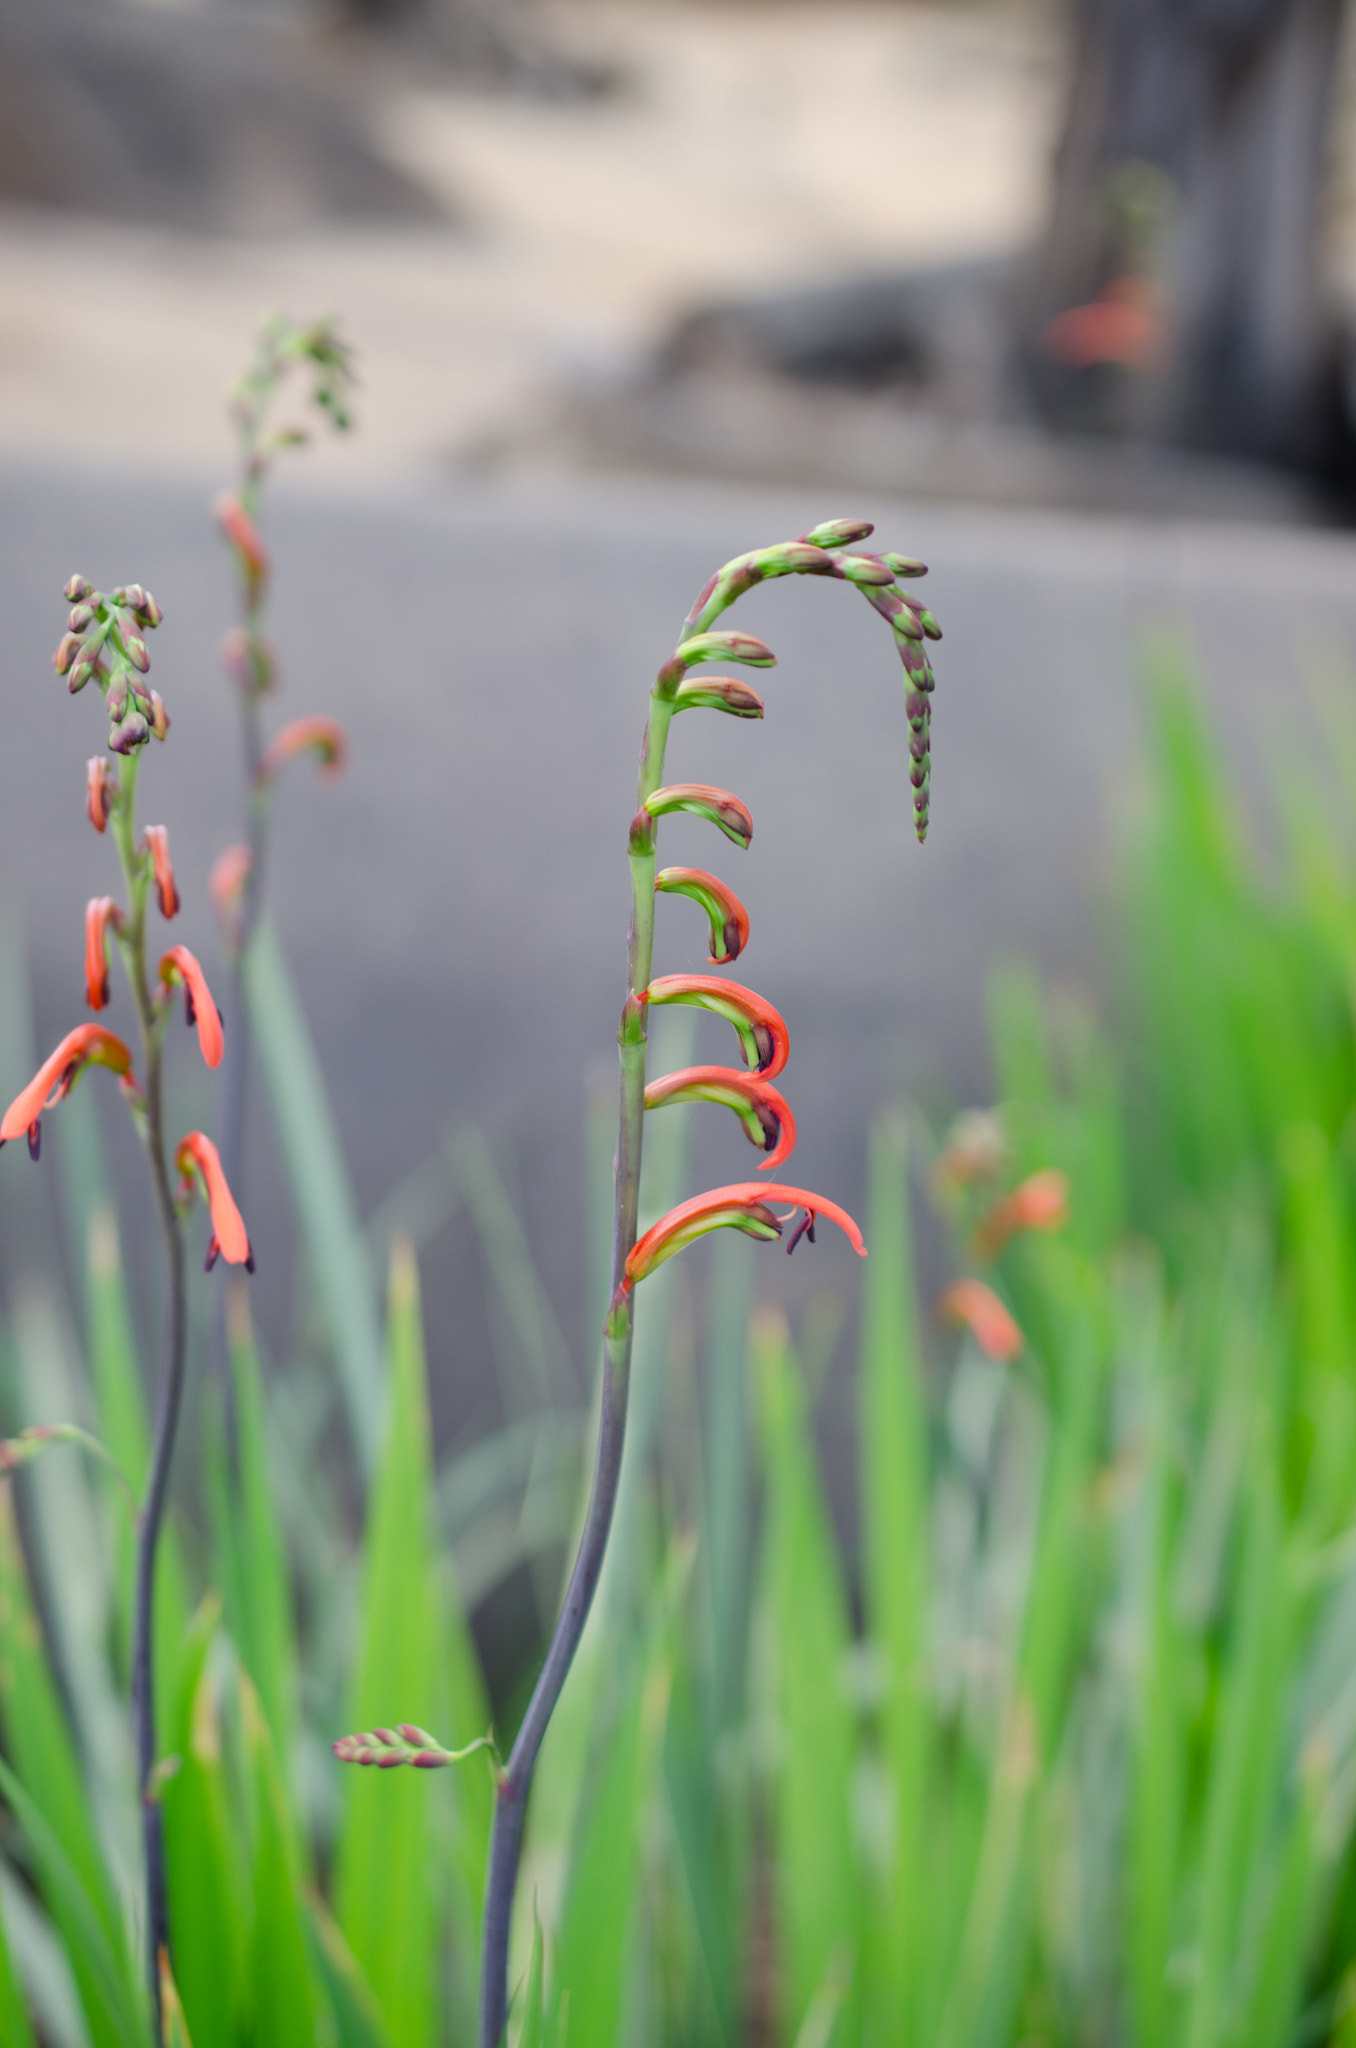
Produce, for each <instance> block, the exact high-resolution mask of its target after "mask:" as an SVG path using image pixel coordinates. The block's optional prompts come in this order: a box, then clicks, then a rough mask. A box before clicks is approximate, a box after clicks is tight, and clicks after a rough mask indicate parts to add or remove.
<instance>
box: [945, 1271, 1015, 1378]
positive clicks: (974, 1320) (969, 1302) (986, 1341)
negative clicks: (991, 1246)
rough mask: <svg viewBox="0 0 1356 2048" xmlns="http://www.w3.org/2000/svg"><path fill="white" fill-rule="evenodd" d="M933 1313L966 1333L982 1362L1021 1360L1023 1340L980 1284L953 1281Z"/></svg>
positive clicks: (1008, 1316) (995, 1298)
mask: <svg viewBox="0 0 1356 2048" xmlns="http://www.w3.org/2000/svg"><path fill="white" fill-rule="evenodd" d="M937 1312H938V1314H939V1315H940V1316H942V1317H943V1318H944V1320H945V1321H946V1322H948V1323H955V1324H956V1325H958V1327H960V1328H961V1329H966V1330H968V1331H969V1332H970V1335H971V1336H972V1337H973V1338H974V1340H975V1342H976V1344H978V1346H979V1348H980V1350H981V1351H982V1352H983V1353H984V1355H985V1357H986V1358H992V1359H995V1360H996V1361H997V1362H998V1363H1000V1364H1008V1363H1009V1362H1010V1361H1011V1360H1012V1359H1014V1358H1020V1357H1021V1354H1022V1351H1023V1350H1024V1348H1025V1345H1026V1339H1025V1338H1024V1337H1023V1335H1022V1333H1021V1331H1020V1330H1019V1329H1018V1327H1017V1325H1016V1323H1015V1322H1014V1321H1013V1318H1012V1316H1011V1314H1010V1312H1009V1311H1008V1310H1007V1309H1006V1308H1005V1307H1004V1305H1003V1303H1002V1302H1001V1301H1000V1300H999V1299H998V1296H997V1295H996V1294H995V1293H994V1291H993V1289H992V1287H987V1286H986V1285H985V1283H984V1282H983V1281H982V1280H953V1281H952V1283H951V1285H950V1286H949V1287H948V1288H947V1289H946V1292H945V1293H944V1294H943V1295H942V1297H941V1299H940V1300H939V1301H938V1303H937Z"/></svg>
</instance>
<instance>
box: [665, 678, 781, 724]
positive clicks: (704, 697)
mask: <svg viewBox="0 0 1356 2048" xmlns="http://www.w3.org/2000/svg"><path fill="white" fill-rule="evenodd" d="M673 708H674V710H675V711H696V710H702V709H705V710H707V711H728V712H729V714H730V716H731V717H732V718H761V717H762V716H763V710H764V705H763V700H762V698H761V697H760V696H759V694H758V692H757V691H756V690H753V689H750V687H749V685H748V684H747V683H743V682H741V681H740V680H739V678H738V676H689V677H688V678H687V679H686V680H685V681H684V682H682V683H680V684H679V686H678V692H677V695H676V696H675V697H674V700H673Z"/></svg>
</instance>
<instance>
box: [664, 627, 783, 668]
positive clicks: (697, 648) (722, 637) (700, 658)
mask: <svg viewBox="0 0 1356 2048" xmlns="http://www.w3.org/2000/svg"><path fill="white" fill-rule="evenodd" d="M673 659H674V660H675V661H676V662H681V663H682V665H683V667H684V668H696V667H697V666H698V665H699V663H701V662H704V661H738V662H742V663H743V665H744V667H745V668H775V667H776V666H777V657H776V655H775V654H774V653H773V652H772V649H771V648H770V647H769V646H767V645H766V643H765V642H764V641H762V640H756V639H755V638H754V636H753V634H752V633H694V634H693V636H692V638H691V639H690V640H684V642H683V643H682V645H681V647H679V648H678V650H677V651H676V653H675V654H674V657H673Z"/></svg>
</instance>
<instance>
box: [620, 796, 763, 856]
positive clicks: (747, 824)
mask: <svg viewBox="0 0 1356 2048" xmlns="http://www.w3.org/2000/svg"><path fill="white" fill-rule="evenodd" d="M644 808H645V809H646V810H647V811H648V812H649V814H650V816H651V817H652V818H662V817H664V816H665V815H666V814H667V813H668V812H670V811H691V812H692V814H693V816H694V817H698V818H709V819H710V821H711V823H712V824H713V825H719V827H720V829H721V831H722V832H723V833H724V834H725V837H726V838H727V839H733V841H734V843H735V845H736V846H742V847H747V846H748V844H749V842H750V840H751V839H752V838H753V819H752V818H751V817H750V816H749V814H748V811H747V809H746V808H745V806H744V805H743V804H742V803H741V802H740V801H739V798H738V797H737V796H731V794H730V792H729V790H728V789H716V788H714V787H713V786H712V784H711V783H709V782H671V783H669V784H668V786H667V788H664V789H657V790H655V792H654V794H653V795H652V796H649V797H647V798H646V799H645V804H644Z"/></svg>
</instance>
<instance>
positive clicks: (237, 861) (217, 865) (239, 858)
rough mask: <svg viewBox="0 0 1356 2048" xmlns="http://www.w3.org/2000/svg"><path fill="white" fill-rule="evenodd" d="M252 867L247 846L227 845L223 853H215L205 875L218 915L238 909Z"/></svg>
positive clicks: (227, 914) (252, 858)
mask: <svg viewBox="0 0 1356 2048" xmlns="http://www.w3.org/2000/svg"><path fill="white" fill-rule="evenodd" d="M253 868H254V855H253V854H252V853H251V852H250V850H249V848H248V846H228V847H227V849H226V851H225V853H220V854H218V855H217V858H216V859H215V860H214V861H213V863H212V872H211V874H210V875H209V876H208V877H207V893H208V895H209V896H210V897H211V899H212V901H213V903H214V904H215V906H216V909H217V912H218V915H219V916H221V917H229V916H230V915H231V914H232V912H233V911H235V910H237V909H239V907H240V899H241V898H242V896H243V895H244V893H245V884H246V883H247V882H248V881H249V878H250V874H251V872H252V871H253Z"/></svg>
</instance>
